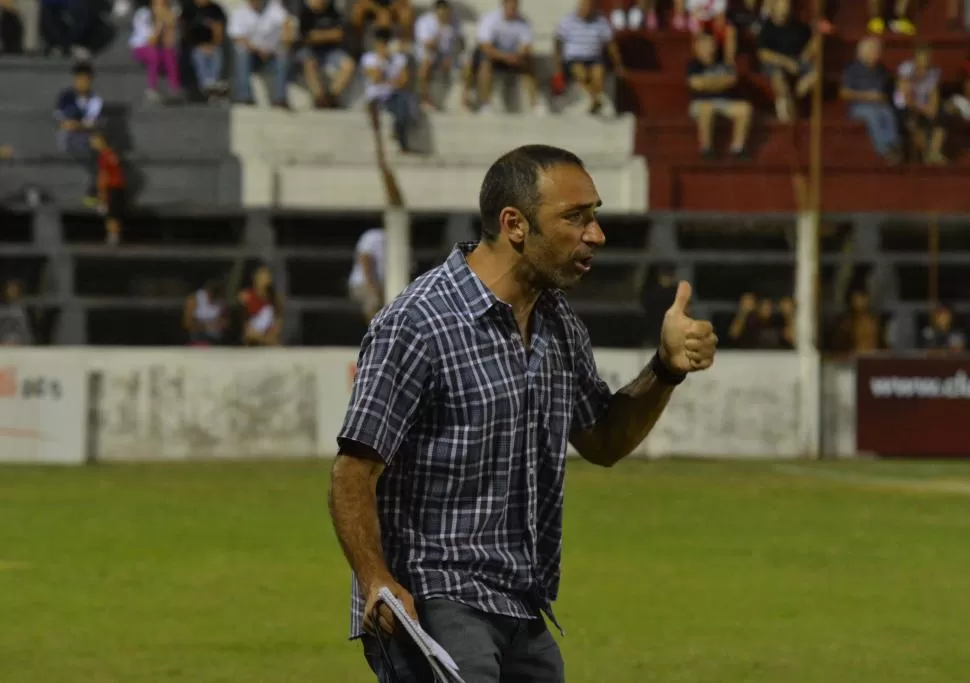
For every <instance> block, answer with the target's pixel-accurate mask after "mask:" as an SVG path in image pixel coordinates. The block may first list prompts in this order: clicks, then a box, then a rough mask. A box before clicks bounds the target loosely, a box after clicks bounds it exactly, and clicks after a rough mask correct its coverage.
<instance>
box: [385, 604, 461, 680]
mask: <svg viewBox="0 0 970 683" xmlns="http://www.w3.org/2000/svg"><path fill="white" fill-rule="evenodd" d="M377 594H378V596H379V597H380V599H381V602H383V603H384V604H385V605H387V606H388V607H389V608H390V610H391V612H393V613H394V616H395V617H397V620H398V621H399V622H400V623H401V625H402V626H404V631H405V633H407V635H408V637H409V638H410V639H411V640H413V641H414V643H415V644H416V645H417V646H418V649H419V650H421V653H422V654H423V655H424V657H425V659H427V660H428V664H430V665H431V670H432V671H434V673H435V676H437V677H438V679H439V680H440V681H441V682H442V683H465V682H464V681H463V680H462V678H461V676H460V675H459V674H458V664H456V663H455V660H454V659H452V657H451V655H449V654H448V653H447V652H446V651H445V649H444V648H443V647H441V645H439V644H438V643H437V641H435V639H434V638H432V637H431V636H429V635H428V633H427V631H425V630H424V629H423V628H421V624H419V623H418V622H416V621H415V620H414V619H412V618H411V616H410V615H409V614H408V613H407V611H405V609H404V605H403V604H402V603H401V601H400V600H398V599H397V598H396V597H395V596H394V594H393V593H392V592H391V591H390V589H389V588H387V587H382V588H381V589H380V590H379V591H378V593H377Z"/></svg>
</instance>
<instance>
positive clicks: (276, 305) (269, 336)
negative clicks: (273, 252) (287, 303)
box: [239, 266, 283, 346]
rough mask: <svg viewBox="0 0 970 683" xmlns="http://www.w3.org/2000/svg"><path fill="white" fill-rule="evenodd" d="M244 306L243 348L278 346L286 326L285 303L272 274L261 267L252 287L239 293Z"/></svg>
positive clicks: (267, 269)
mask: <svg viewBox="0 0 970 683" xmlns="http://www.w3.org/2000/svg"><path fill="white" fill-rule="evenodd" d="M239 303H241V304H242V305H243V308H244V309H245V310H244V313H245V323H244V326H243V339H242V342H243V345H244V346H279V345H280V332H281V331H282V327H283V325H282V323H283V299H282V297H280V296H279V294H277V292H276V288H275V287H274V286H273V273H272V272H271V271H270V269H269V268H267V267H266V266H260V267H259V268H257V269H256V272H254V273H253V284H252V286H251V287H249V288H248V289H244V290H243V291H241V292H239Z"/></svg>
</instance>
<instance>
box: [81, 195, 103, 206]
mask: <svg viewBox="0 0 970 683" xmlns="http://www.w3.org/2000/svg"><path fill="white" fill-rule="evenodd" d="M81 203H82V204H84V206H86V207H87V208H89V209H95V208H97V207H99V206H101V202H100V201H99V200H98V198H97V197H96V196H95V195H93V194H86V195H84V198H83V199H82V200H81Z"/></svg>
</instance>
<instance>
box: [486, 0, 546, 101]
mask: <svg viewBox="0 0 970 683" xmlns="http://www.w3.org/2000/svg"><path fill="white" fill-rule="evenodd" d="M532 40H533V35H532V26H530V25H529V21H528V19H526V18H525V17H524V16H522V14H520V13H519V0H502V6H501V7H500V8H499V9H497V10H494V11H492V12H489V13H488V14H486V15H485V16H484V17H482V19H481V21H480V22H479V24H478V48H477V49H476V50H475V57H474V59H473V61H472V70H473V73H475V74H476V75H477V79H478V106H479V111H481V112H488V111H490V109H491V105H490V103H491V100H492V76H493V74H494V73H495V72H498V73H503V74H516V75H519V76H521V77H522V78H524V79H525V83H526V88H527V89H528V91H529V104H530V105H531V106H532V109H533V110H534V111H536V113H543V110H542V109H541V108H540V107H539V87H538V84H537V82H536V76H535V61H534V60H533V58H532Z"/></svg>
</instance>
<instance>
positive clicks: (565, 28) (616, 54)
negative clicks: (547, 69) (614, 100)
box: [555, 0, 626, 115]
mask: <svg viewBox="0 0 970 683" xmlns="http://www.w3.org/2000/svg"><path fill="white" fill-rule="evenodd" d="M607 53H609V56H610V61H612V62H613V69H614V71H615V72H616V75H617V77H618V78H623V77H624V76H625V74H626V70H625V68H624V66H623V58H622V57H621V56H620V48H619V47H618V46H617V44H616V41H615V40H613V29H612V28H611V27H610V22H609V21H607V20H606V17H604V16H603V15H602V14H600V13H599V11H598V10H597V9H596V8H595V7H594V6H593V0H579V7H578V8H577V9H576V11H575V12H572V13H571V14H568V15H566V17H565V18H564V19H563V20H562V21H561V22H560V23H559V26H558V27H557V28H556V52H555V59H556V73H557V74H563V75H564V77H565V78H568V79H570V80H572V81H573V82H575V83H578V84H579V85H580V86H581V87H582V88H583V89H584V90H585V91H586V93H587V94H588V95H589V113H590V114H594V115H595V114H598V113H600V111H601V110H602V108H603V86H604V84H605V83H606V54H607Z"/></svg>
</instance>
